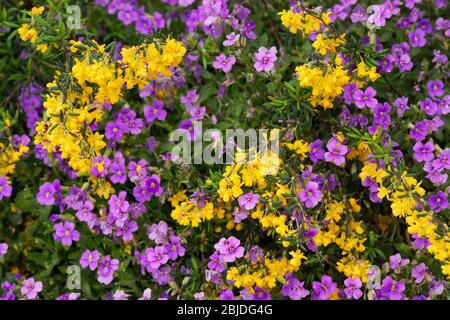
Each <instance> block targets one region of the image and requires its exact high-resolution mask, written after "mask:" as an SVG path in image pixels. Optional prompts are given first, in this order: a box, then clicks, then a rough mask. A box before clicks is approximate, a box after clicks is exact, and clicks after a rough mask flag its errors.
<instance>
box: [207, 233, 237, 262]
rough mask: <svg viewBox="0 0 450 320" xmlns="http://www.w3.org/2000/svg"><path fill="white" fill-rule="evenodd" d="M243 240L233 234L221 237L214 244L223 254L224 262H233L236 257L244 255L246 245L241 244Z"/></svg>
mask: <svg viewBox="0 0 450 320" xmlns="http://www.w3.org/2000/svg"><path fill="white" fill-rule="evenodd" d="M240 244H241V241H240V240H239V239H236V238H235V237H233V236H231V237H229V238H228V239H226V238H221V239H220V240H219V242H218V243H216V244H215V245H214V249H216V250H217V251H218V252H219V253H220V254H221V255H222V259H223V261H224V262H233V261H234V260H236V258H242V257H243V256H244V247H242V246H240Z"/></svg>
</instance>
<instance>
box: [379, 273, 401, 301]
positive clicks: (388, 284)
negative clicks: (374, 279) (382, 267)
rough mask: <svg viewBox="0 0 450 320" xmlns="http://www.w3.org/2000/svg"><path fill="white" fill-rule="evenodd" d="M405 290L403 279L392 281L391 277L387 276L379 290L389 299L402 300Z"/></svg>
mask: <svg viewBox="0 0 450 320" xmlns="http://www.w3.org/2000/svg"><path fill="white" fill-rule="evenodd" d="M403 291H405V284H404V283H403V281H394V279H392V278H391V277H389V276H387V277H386V278H384V279H383V282H382V283H381V288H380V292H381V294H382V295H383V296H384V297H385V298H386V299H389V300H403V299H404V294H403V293H402V292H403Z"/></svg>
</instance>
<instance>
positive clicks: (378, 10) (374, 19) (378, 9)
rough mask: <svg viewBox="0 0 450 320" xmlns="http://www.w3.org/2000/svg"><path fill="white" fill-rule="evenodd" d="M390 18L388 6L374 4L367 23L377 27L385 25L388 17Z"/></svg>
mask: <svg viewBox="0 0 450 320" xmlns="http://www.w3.org/2000/svg"><path fill="white" fill-rule="evenodd" d="M388 18H390V14H389V12H388V10H387V7H385V6H383V5H374V6H372V12H371V15H370V16H369V17H368V18H367V23H369V24H372V25H374V26H376V27H383V26H384V25H385V24H386V19H388Z"/></svg>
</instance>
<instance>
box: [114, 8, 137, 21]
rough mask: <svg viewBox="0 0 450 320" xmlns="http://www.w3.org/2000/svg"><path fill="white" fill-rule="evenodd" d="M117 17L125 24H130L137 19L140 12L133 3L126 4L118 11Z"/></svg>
mask: <svg viewBox="0 0 450 320" xmlns="http://www.w3.org/2000/svg"><path fill="white" fill-rule="evenodd" d="M117 18H119V20H120V21H122V22H123V24H124V25H129V24H131V23H133V22H134V21H136V20H137V18H138V13H137V12H136V9H135V8H134V7H133V6H131V5H128V4H127V5H124V6H123V7H122V9H120V10H119V12H118V13H117Z"/></svg>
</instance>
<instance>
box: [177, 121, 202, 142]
mask: <svg viewBox="0 0 450 320" xmlns="http://www.w3.org/2000/svg"><path fill="white" fill-rule="evenodd" d="M178 128H179V129H181V130H183V131H184V132H185V134H186V138H187V139H188V141H196V140H197V139H198V137H199V136H200V135H201V131H200V127H199V125H198V124H197V122H196V121H193V120H191V119H185V120H183V121H181V122H180V124H179V126H178Z"/></svg>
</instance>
